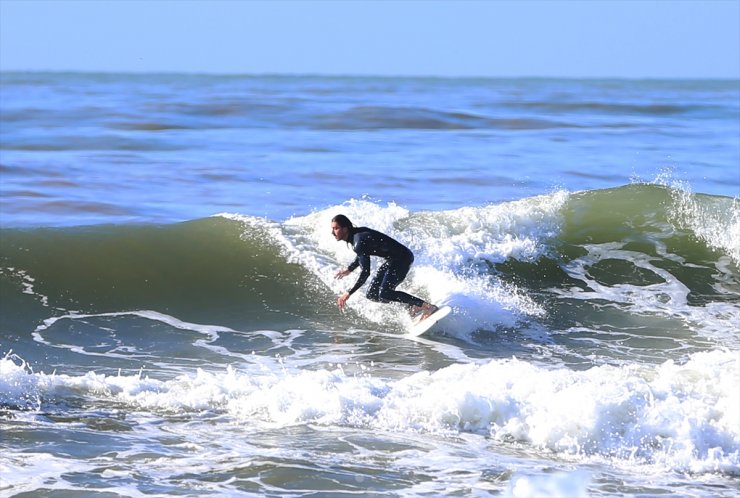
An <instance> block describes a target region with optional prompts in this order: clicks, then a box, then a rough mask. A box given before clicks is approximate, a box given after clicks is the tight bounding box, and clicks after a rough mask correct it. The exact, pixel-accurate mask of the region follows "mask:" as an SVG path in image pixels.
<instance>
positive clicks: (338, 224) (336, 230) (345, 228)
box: [331, 214, 352, 242]
mask: <svg viewBox="0 0 740 498" xmlns="http://www.w3.org/2000/svg"><path fill="white" fill-rule="evenodd" d="M331 234H332V235H333V236H334V238H335V239H337V240H343V241H345V242H349V238H350V235H351V234H352V222H351V221H349V218H347V217H346V216H344V215H343V214H338V215H336V216H335V217H334V218H332V219H331Z"/></svg>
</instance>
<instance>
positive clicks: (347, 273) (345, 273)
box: [334, 269, 352, 278]
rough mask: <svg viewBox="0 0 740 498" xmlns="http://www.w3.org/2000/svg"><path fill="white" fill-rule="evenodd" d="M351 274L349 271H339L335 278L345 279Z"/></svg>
mask: <svg viewBox="0 0 740 498" xmlns="http://www.w3.org/2000/svg"><path fill="white" fill-rule="evenodd" d="M350 273H352V272H351V271H349V270H347V269H344V270H339V271H338V272H337V273H335V274H334V278H344V277H346V276H347V275H349V274H350Z"/></svg>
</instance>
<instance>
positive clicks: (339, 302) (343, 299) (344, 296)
mask: <svg viewBox="0 0 740 498" xmlns="http://www.w3.org/2000/svg"><path fill="white" fill-rule="evenodd" d="M347 299H349V292H345V293H344V294H342V295H341V296H339V299H337V305H339V309H340V310H342V311H344V305H345V304H346V303H347Z"/></svg>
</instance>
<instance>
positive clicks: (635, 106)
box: [0, 73, 740, 497]
mask: <svg viewBox="0 0 740 498" xmlns="http://www.w3.org/2000/svg"><path fill="white" fill-rule="evenodd" d="M0 82H1V83H2V86H1V87H0V89H1V90H2V99H0V118H1V121H2V131H3V133H2V135H1V137H0V168H1V169H0V173H1V174H2V182H1V183H0V189H1V193H2V198H1V201H2V202H1V203H0V303H1V304H0V449H1V450H2V451H0V495H2V496H24V497H26V496H101V497H102V496H126V497H128V496H132V497H134V496H136V497H138V496H291V497H297V496H337V497H339V496H399V497H411V496H481V497H484V496H509V497H532V496H561V497H578V496H583V497H586V496H589V497H590V496H599V497H608V496H659V495H660V496H663V495H671V496H674V495H675V496H696V497H709V496H712V497H715V496H719V497H730V496H736V495H737V490H738V486H739V485H740V334H738V332H740V330H739V328H738V323H740V304H739V303H740V205H739V203H738V194H739V193H740V139H738V138H737V137H738V136H740V87H738V85H737V82H723V81H631V80H619V81H615V80H548V79H529V80H514V79H512V80H489V79H437V78H350V77H346V78H325V77H299V76H295V77H273V76H213V75H211V76H208V75H115V74H78V73H69V74H65V73H58V74H56V73H8V74H3V75H2V76H1V77H0ZM339 213H342V214H345V215H347V216H348V217H349V218H350V219H351V220H353V221H354V222H355V223H356V224H358V225H364V226H369V227H372V228H375V229H377V230H380V231H383V232H385V233H388V234H390V235H391V236H393V237H394V238H396V239H397V240H399V241H401V242H403V243H404V244H405V245H407V246H408V247H409V248H410V249H411V250H412V251H413V252H414V256H415V262H414V265H413V266H412V269H411V272H410V273H409V276H408V277H407V279H406V281H405V282H404V283H403V284H402V285H401V288H402V289H403V290H405V291H407V292H410V293H412V294H415V295H419V296H421V297H423V298H424V299H428V300H431V301H432V302H435V303H437V304H447V305H449V306H451V307H452V308H453V314H452V315H451V316H450V318H449V319H448V320H447V321H446V322H445V323H446V324H445V327H444V329H443V330H440V331H438V332H435V333H433V334H431V335H425V336H422V337H420V338H413V339H412V338H409V337H406V336H405V335H404V334H405V332H406V330H407V329H408V327H409V326H410V319H409V317H408V315H407V314H406V312H405V310H404V309H402V308H401V307H396V306H394V305H382V304H378V303H374V302H371V301H369V300H367V299H365V298H364V296H363V295H362V292H359V293H358V294H357V295H356V296H353V299H351V300H350V301H349V302H348V309H347V310H346V311H345V312H344V313H342V312H340V311H339V310H338V308H337V306H336V297H337V295H338V294H339V293H341V292H342V291H343V290H345V288H346V286H347V285H350V284H351V282H350V284H348V283H347V282H346V281H338V280H335V279H334V278H333V275H334V274H335V273H336V271H337V269H339V268H341V267H343V266H346V265H347V264H348V263H349V262H350V261H352V259H353V258H354V253H353V252H352V251H351V249H350V248H348V247H347V245H346V244H343V243H338V242H337V241H335V240H334V238H333V237H332V236H331V234H330V220H331V218H332V217H333V216H334V215H336V214H339ZM353 277H354V276H350V277H348V278H349V280H352V278H353ZM345 280H346V279H345Z"/></svg>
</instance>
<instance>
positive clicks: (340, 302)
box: [336, 255, 370, 310]
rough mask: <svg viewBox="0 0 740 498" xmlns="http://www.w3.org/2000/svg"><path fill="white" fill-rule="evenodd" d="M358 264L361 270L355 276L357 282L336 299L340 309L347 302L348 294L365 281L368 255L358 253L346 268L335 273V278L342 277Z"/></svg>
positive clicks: (368, 262)
mask: <svg viewBox="0 0 740 498" xmlns="http://www.w3.org/2000/svg"><path fill="white" fill-rule="evenodd" d="M358 266H360V267H361V268H362V271H361V272H360V276H359V277H358V278H357V282H355V285H353V286H352V288H351V289H350V290H348V291H347V292H345V293H344V294H342V295H341V296H339V299H337V304H338V305H339V309H341V310H343V309H344V305H345V304H346V303H347V299H349V296H351V295H352V294H354V292H355V291H356V290H357V289H359V288H360V287H362V285H363V284H364V283H365V282H366V281H367V277H369V276H370V256H365V255H363V256H359V255H358V256H357V259H355V260H354V261H353V262H352V264H351V265H349V266H348V267H347V269H346V270H341V271H339V272H338V273H337V274H336V278H342V277H344V276H347V275H349V274H350V273H352V270H354V269H355V268H357V267H358Z"/></svg>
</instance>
